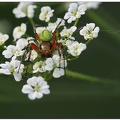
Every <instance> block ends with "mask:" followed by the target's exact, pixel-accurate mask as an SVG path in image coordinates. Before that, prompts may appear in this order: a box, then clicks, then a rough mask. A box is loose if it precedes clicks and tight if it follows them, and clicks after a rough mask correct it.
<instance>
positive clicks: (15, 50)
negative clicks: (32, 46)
mask: <svg viewBox="0 0 120 120" xmlns="http://www.w3.org/2000/svg"><path fill="white" fill-rule="evenodd" d="M2 55H4V57H5V58H11V57H14V59H15V58H16V57H17V56H22V55H23V51H22V50H21V48H19V47H17V46H14V45H9V46H7V47H6V50H4V51H3V52H2Z"/></svg>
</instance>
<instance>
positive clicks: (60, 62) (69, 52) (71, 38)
mask: <svg viewBox="0 0 120 120" xmlns="http://www.w3.org/2000/svg"><path fill="white" fill-rule="evenodd" d="M35 8H37V6H36V5H33V3H23V2H21V3H20V4H19V5H18V6H17V8H14V9H13V14H15V17H16V18H23V17H28V18H29V20H30V21H29V22H30V23H31V25H32V27H33V31H34V36H31V35H28V33H27V25H26V24H25V23H21V25H18V26H16V27H15V28H14V30H13V42H14V44H13V45H8V46H5V47H4V50H3V52H2V55H3V56H4V57H5V58H6V62H5V63H1V64H0V67H1V68H0V73H1V74H5V75H13V77H14V79H15V80H16V81H21V80H24V79H26V74H27V76H29V78H28V79H27V84H25V85H24V86H23V88H22V93H24V94H28V98H29V99H31V100H34V99H36V98H38V99H40V98H42V97H43V94H49V93H50V90H49V85H48V84H47V81H48V80H49V79H51V78H52V77H54V78H59V77H61V76H63V75H65V69H66V67H67V65H68V63H69V62H70V61H71V60H74V59H76V58H78V57H79V56H80V55H81V53H82V52H83V51H84V50H85V49H86V48H87V44H86V41H85V43H82V42H80V40H79V39H78V38H79V37H78V38H76V36H75V34H74V33H75V32H76V33H77V31H78V30H79V28H77V24H78V22H79V21H78V20H79V19H80V18H81V17H82V16H83V15H84V14H85V12H86V10H87V7H86V6H85V5H79V4H77V3H71V4H70V5H69V8H68V12H66V13H65V14H64V16H63V18H59V17H58V18H57V19H56V21H54V22H52V21H51V17H53V15H54V14H53V13H54V9H52V8H51V7H50V6H43V7H41V9H40V14H39V15H38V19H39V20H40V21H44V22H45V23H46V26H40V27H39V26H35V24H34V21H33V17H34V12H35ZM66 23H68V24H69V26H70V25H71V26H70V27H67V26H66ZM98 33H99V27H96V26H95V23H87V24H86V25H85V26H84V27H83V28H82V29H81V30H79V32H78V34H79V35H81V36H83V38H84V39H85V40H87V41H88V42H89V41H91V40H93V39H94V38H97V36H98ZM8 38H9V36H8V35H6V34H5V35H3V34H2V33H0V45H2V44H5V41H6V40H7V39H8ZM88 42H87V43H88Z"/></svg>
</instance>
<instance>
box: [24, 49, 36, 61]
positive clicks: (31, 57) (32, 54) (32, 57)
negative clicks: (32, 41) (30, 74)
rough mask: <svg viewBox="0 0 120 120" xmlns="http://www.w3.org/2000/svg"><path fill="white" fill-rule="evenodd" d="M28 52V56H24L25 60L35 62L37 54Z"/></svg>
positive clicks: (33, 51)
mask: <svg viewBox="0 0 120 120" xmlns="http://www.w3.org/2000/svg"><path fill="white" fill-rule="evenodd" d="M30 52H31V53H30ZM30 52H28V54H27V55H26V56H27V58H26V59H25V60H28V58H29V57H30V61H33V60H35V59H36V58H37V56H38V54H37V52H36V51H35V50H31V51H30ZM29 55H30V56H29Z"/></svg>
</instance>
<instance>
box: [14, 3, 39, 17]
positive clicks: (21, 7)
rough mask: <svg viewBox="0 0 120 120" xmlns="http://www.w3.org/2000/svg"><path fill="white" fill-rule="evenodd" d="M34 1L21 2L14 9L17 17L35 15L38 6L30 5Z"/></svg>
mask: <svg viewBox="0 0 120 120" xmlns="http://www.w3.org/2000/svg"><path fill="white" fill-rule="evenodd" d="M30 4H32V2H20V3H19V4H18V6H17V8H14V9H13V14H15V17H16V18H23V17H26V16H27V17H29V18H33V17H34V9H35V8H37V6H36V5H30Z"/></svg>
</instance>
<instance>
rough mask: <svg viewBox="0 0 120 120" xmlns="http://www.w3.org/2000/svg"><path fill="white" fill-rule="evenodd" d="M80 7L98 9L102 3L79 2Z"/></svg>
mask: <svg viewBox="0 0 120 120" xmlns="http://www.w3.org/2000/svg"><path fill="white" fill-rule="evenodd" d="M78 4H79V5H86V6H87V9H91V8H93V9H97V8H98V7H99V5H100V4H101V2H92V1H91V2H78Z"/></svg>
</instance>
